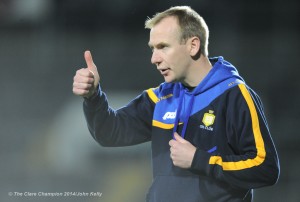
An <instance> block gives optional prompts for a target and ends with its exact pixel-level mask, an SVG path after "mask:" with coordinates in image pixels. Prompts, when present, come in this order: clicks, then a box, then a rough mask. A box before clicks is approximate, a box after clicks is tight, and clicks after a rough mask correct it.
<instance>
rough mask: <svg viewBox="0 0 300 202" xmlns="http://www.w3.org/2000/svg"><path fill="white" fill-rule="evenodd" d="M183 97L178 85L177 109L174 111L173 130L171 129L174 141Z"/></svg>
mask: <svg viewBox="0 0 300 202" xmlns="http://www.w3.org/2000/svg"><path fill="white" fill-rule="evenodd" d="M183 97H184V92H183V89H182V86H181V85H180V90H179V103H178V108H177V111H176V117H175V122H174V128H173V134H172V136H173V139H175V137H174V133H175V132H176V131H177V127H178V124H179V117H180V113H181V108H182V101H183Z"/></svg>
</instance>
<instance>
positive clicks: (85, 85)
mask: <svg viewBox="0 0 300 202" xmlns="http://www.w3.org/2000/svg"><path fill="white" fill-rule="evenodd" d="M92 86H93V84H92V83H77V82H74V83H73V88H74V89H83V90H90V89H91V88H92Z"/></svg>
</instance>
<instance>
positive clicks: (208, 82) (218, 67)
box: [192, 56, 244, 95]
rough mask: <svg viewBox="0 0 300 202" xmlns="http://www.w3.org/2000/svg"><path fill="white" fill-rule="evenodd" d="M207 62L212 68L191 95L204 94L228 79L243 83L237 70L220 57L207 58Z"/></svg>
mask: <svg viewBox="0 0 300 202" xmlns="http://www.w3.org/2000/svg"><path fill="white" fill-rule="evenodd" d="M209 60H210V62H211V63H212V64H213V67H212V69H211V70H210V71H209V73H208V74H207V75H206V77H205V78H204V79H203V80H202V81H201V82H200V84H199V85H198V86H197V87H196V88H195V89H194V90H193V92H192V94H194V95H197V94H200V93H202V92H205V91H207V90H208V89H210V88H212V87H214V86H215V85H217V84H219V83H221V82H222V81H224V80H226V79H229V78H237V79H239V80H242V81H244V80H243V78H242V77H241V76H240V75H239V73H238V71H237V69H236V68H235V67H234V66H233V65H232V64H230V63H229V62H227V61H226V60H224V58H223V57H222V56H219V57H214V58H209Z"/></svg>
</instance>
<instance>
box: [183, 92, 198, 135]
mask: <svg viewBox="0 0 300 202" xmlns="http://www.w3.org/2000/svg"><path fill="white" fill-rule="evenodd" d="M194 98H195V96H194V95H192V98H191V101H190V103H189V104H188V109H187V111H186V113H185V118H184V125H183V129H182V132H181V137H182V138H184V136H185V131H186V127H187V125H188V122H189V118H190V115H191V112H192V108H193V104H194V100H195V99H194Z"/></svg>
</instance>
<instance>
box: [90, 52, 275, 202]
mask: <svg viewBox="0 0 300 202" xmlns="http://www.w3.org/2000/svg"><path fill="white" fill-rule="evenodd" d="M210 60H211V62H212V63H213V64H214V65H213V68H212V69H211V71H210V72H209V73H208V75H207V76H206V77H205V78H204V79H203V81H202V82H201V83H200V84H199V85H198V86H197V87H196V88H195V89H193V90H192V91H189V90H188V89H186V88H185V87H184V86H183V85H182V84H181V83H162V84H161V85H160V86H158V87H157V88H151V89H148V90H146V91H144V92H143V93H142V94H141V95H139V96H138V97H137V98H135V99H134V100H132V101H131V102H130V103H129V104H128V105H126V106H124V107H122V108H120V109H118V110H113V109H112V108H110V107H109V105H108V102H107V99H106V95H105V93H103V92H102V91H101V88H100V86H99V91H98V94H97V95H96V96H94V97H93V98H91V99H86V100H85V101H84V113H85V117H86V120H87V123H88V128H89V130H90V132H91V134H92V136H93V137H94V139H95V140H96V141H97V142H99V143H100V144H101V145H103V146H127V145H134V144H139V143H143V142H147V141H151V143H152V164H153V184H152V186H151V187H150V189H149V192H148V194H147V199H146V200H147V201H149V202H150V201H151V202H170V201H172V202H177V201H178V202H179V201H180V202H182V201H184V202H199V201H222V202H223V201H242V200H244V201H251V200H252V192H253V190H252V189H254V188H259V187H263V186H268V185H273V184H275V183H276V182H277V179H278V176H279V161H278V156H277V152H276V149H275V146H274V144H273V141H272V138H271V136H270V131H269V128H268V124H267V121H266V118H265V115H264V112H263V107H262V103H261V100H260V98H259V97H258V95H257V94H256V93H255V92H254V91H253V90H252V89H250V88H249V87H248V86H247V85H246V84H245V82H244V80H243V79H242V78H241V77H240V76H239V74H238V72H237V70H236V69H235V67H234V66H233V65H231V64H230V63H228V62H227V61H225V60H224V59H223V58H222V57H218V58H211V59H210ZM175 131H177V132H178V133H179V134H180V135H181V136H182V137H183V138H185V139H186V140H187V141H189V142H190V143H192V144H193V145H194V146H195V147H196V148H197V150H196V153H195V155H194V159H193V162H192V166H191V168H190V169H182V168H179V167H176V166H174V165H173V163H172V160H171V158H170V146H169V144H168V143H169V141H170V140H171V139H172V138H173V134H174V132H175Z"/></svg>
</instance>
